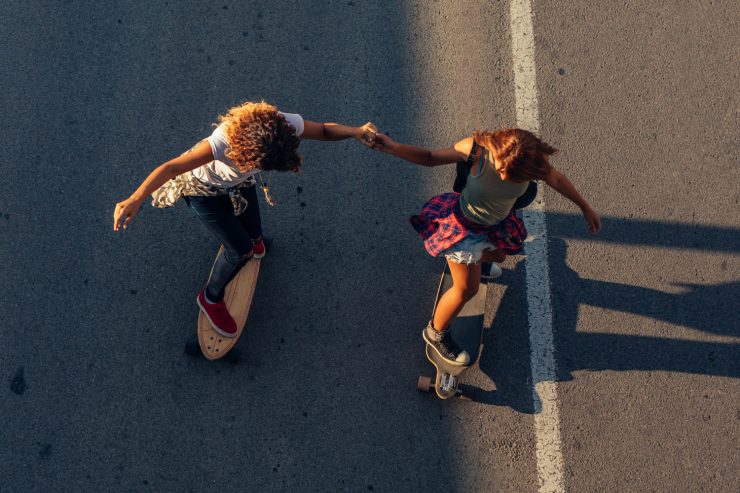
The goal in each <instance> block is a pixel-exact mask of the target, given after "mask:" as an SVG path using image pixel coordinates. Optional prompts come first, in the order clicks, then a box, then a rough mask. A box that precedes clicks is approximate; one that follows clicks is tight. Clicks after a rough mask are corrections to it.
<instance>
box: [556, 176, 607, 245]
mask: <svg viewBox="0 0 740 493" xmlns="http://www.w3.org/2000/svg"><path fill="white" fill-rule="evenodd" d="M545 183H547V184H548V185H550V186H551V187H552V188H553V189H554V190H556V191H557V192H558V193H560V194H561V195H562V196H563V197H565V198H567V199H568V200H570V201H571V202H573V203H574V204H576V205H577V206H578V207H580V208H581V212H583V217H585V218H586V223H587V224H588V231H589V233H591V234H596V233H598V232H599V230H600V229H601V218H600V217H599V214H598V213H597V212H596V211H595V210H593V209H592V208H591V205H590V204H589V203H588V201H587V200H586V199H584V198H583V197H582V196H581V194H580V193H578V190H576V187H575V186H574V185H573V183H571V181H570V180H569V179H568V177H567V176H565V175H564V174H562V173H561V172H560V171H558V170H556V169H554V168H552V169H551V170H550V173H549V174H548V175H547V178H545Z"/></svg>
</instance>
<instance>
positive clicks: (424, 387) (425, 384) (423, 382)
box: [416, 375, 432, 392]
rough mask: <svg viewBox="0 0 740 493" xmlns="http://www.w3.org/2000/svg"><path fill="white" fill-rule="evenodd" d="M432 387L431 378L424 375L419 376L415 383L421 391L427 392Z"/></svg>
mask: <svg viewBox="0 0 740 493" xmlns="http://www.w3.org/2000/svg"><path fill="white" fill-rule="evenodd" d="M431 387H432V379H431V378H429V377H425V376H424V375H422V376H420V377H419V381H418V382H417V383H416V388H417V389H419V390H420V391H422V392H429V389H430V388H431Z"/></svg>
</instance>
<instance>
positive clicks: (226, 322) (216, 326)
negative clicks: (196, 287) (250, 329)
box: [198, 288, 236, 337]
mask: <svg viewBox="0 0 740 493" xmlns="http://www.w3.org/2000/svg"><path fill="white" fill-rule="evenodd" d="M198 306H199V307H200V309H201V310H203V314H204V315H205V316H206V318H207V319H208V321H209V322H211V325H212V326H213V330H215V331H216V332H218V333H219V334H221V335H222V336H224V337H234V336H236V322H234V318H233V317H232V316H231V314H229V309H228V308H226V303H224V300H221V301H219V302H218V303H210V302H208V301H207V300H206V290H205V288H203V290H202V291H201V292H200V293H198Z"/></svg>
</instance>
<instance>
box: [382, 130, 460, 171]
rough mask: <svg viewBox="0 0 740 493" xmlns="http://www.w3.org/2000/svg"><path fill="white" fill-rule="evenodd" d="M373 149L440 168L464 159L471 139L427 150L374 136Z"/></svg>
mask: <svg viewBox="0 0 740 493" xmlns="http://www.w3.org/2000/svg"><path fill="white" fill-rule="evenodd" d="M375 148H376V149H379V150H381V151H383V152H386V153H388V154H391V155H393V156H396V157H399V158H401V159H404V160H406V161H409V162H411V163H414V164H420V165H421V166H440V165H443V164H450V163H455V162H457V161H460V160H461V159H465V158H467V157H468V154H470V150H471V149H472V148H473V138H472V137H468V138H467V139H463V140H461V141H459V142H457V143H456V144H455V145H453V146H452V147H447V148H445V149H436V150H432V149H427V148H425V147H418V146H410V145H406V144H399V143H398V142H396V141H394V140H393V139H391V138H390V137H388V136H387V135H385V134H382V133H378V134H377V135H376V136H375Z"/></svg>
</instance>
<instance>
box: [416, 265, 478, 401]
mask: <svg viewBox="0 0 740 493" xmlns="http://www.w3.org/2000/svg"><path fill="white" fill-rule="evenodd" d="M450 287H452V274H450V269H449V267H447V264H445V270H444V272H443V273H442V276H441V277H440V280H439V287H438V288H437V297H436V299H435V300H434V311H436V310H437V303H438V302H439V299H440V298H441V297H442V295H443V294H444V292H445V291H447V290H448V289H449V288H450ZM487 294H488V285H487V284H486V283H481V284H480V287H479V288H478V292H477V293H476V295H475V296H474V297H473V299H471V300H470V301H468V302H467V303H466V304H465V306H464V307H463V308H462V310H460V313H459V314H458V315H457V317H456V318H455V319H454V320H453V321H452V324H451V329H450V330H451V331H452V332H451V334H450V335H451V337H452V339H453V340H454V341H455V342H456V343H457V345H458V346H460V348H461V349H464V350H465V351H467V352H468V354H469V355H470V362H469V363H468V364H467V365H465V366H462V365H451V364H449V363H447V362H445V361H444V360H443V359H442V358H440V357H439V355H438V354H437V352H436V351H435V350H434V349H432V348H430V347H429V345H428V344H426V343H424V346H425V348H424V349H425V352H426V356H427V359H428V360H429V361H430V362H431V363H432V364H433V365H434V368H435V369H436V371H437V375H436V378H435V382H434V390H435V392H436V393H437V396H439V398H441V399H449V398H450V397H453V396H455V395H457V384H455V385H454V386H453V387H452V388H449V389H445V388H444V387H445V386H444V385H443V380H444V379H445V378H449V377H454V378H455V379H457V377H458V376H459V375H460V374H461V373H462V372H464V371H465V370H467V369H468V368H470V367H471V366H473V365H474V364H475V363H476V362H477V361H478V358H479V357H480V353H481V349H482V348H483V318H484V316H485V312H486V296H487ZM434 311H433V312H432V318H434ZM423 382H426V379H425V378H424V377H421V378H420V379H419V388H420V389H421V390H428V388H427V387H428V385H423ZM427 383H431V382H427Z"/></svg>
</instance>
